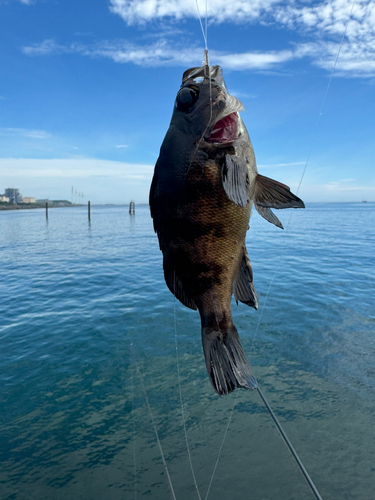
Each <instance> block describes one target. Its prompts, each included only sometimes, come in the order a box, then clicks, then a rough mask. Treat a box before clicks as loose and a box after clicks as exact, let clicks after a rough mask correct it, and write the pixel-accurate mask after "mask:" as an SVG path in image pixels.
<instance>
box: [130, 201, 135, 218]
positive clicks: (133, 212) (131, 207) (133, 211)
mask: <svg viewBox="0 0 375 500" xmlns="http://www.w3.org/2000/svg"><path fill="white" fill-rule="evenodd" d="M129 214H130V215H132V214H135V203H134V201H131V202H130V203H129Z"/></svg>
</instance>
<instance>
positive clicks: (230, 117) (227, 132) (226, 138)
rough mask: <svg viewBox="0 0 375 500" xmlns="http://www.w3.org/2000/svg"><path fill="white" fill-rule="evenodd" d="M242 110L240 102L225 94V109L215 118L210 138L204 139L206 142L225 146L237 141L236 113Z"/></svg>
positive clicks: (238, 118) (237, 120)
mask: <svg viewBox="0 0 375 500" xmlns="http://www.w3.org/2000/svg"><path fill="white" fill-rule="evenodd" d="M243 110H244V107H243V104H242V102H241V101H239V100H238V99H236V98H235V97H234V96H232V95H229V94H226V96H225V108H224V110H223V111H222V113H221V114H220V115H219V116H218V117H217V121H216V123H215V125H214V126H213V127H212V131H211V134H210V136H209V137H207V138H206V139H205V140H206V142H211V143H216V144H225V143H232V142H234V141H235V140H237V139H238V128H239V122H240V117H239V114H238V112H239V111H243Z"/></svg>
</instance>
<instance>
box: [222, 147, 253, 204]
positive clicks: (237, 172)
mask: <svg viewBox="0 0 375 500" xmlns="http://www.w3.org/2000/svg"><path fill="white" fill-rule="evenodd" d="M221 180H222V183H223V188H224V190H225V192H226V194H227V196H228V198H229V199H230V200H232V201H233V202H234V203H235V204H236V205H238V206H239V207H242V208H243V207H245V206H246V205H247V204H248V203H249V201H250V197H249V188H250V180H249V174H248V171H247V164H246V160H245V159H241V158H238V157H237V156H234V155H225V160H224V163H223V166H222V169H221Z"/></svg>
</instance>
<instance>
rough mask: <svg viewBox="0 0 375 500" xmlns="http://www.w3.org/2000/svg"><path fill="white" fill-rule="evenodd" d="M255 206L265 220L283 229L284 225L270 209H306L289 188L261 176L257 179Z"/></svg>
mask: <svg viewBox="0 0 375 500" xmlns="http://www.w3.org/2000/svg"><path fill="white" fill-rule="evenodd" d="M254 206H255V208H256V210H257V211H258V212H259V214H260V215H261V216H262V217H263V218H264V219H266V220H267V221H268V222H271V223H272V224H275V226H277V227H280V228H281V229H283V225H282V224H281V222H280V221H279V219H278V218H277V217H276V215H275V214H274V213H273V212H272V211H271V210H270V208H277V209H280V208H305V204H304V203H303V201H302V200H301V199H300V198H298V196H296V195H295V194H293V193H292V192H291V191H290V188H289V187H288V186H286V185H285V184H282V183H281V182H278V181H275V180H273V179H270V178H269V177H265V176H264V175H260V174H258V175H257V177H256V179H255V192H254Z"/></svg>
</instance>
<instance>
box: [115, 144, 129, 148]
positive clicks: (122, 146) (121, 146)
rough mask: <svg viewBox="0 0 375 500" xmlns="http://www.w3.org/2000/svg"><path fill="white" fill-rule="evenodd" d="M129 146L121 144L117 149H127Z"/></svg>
mask: <svg viewBox="0 0 375 500" xmlns="http://www.w3.org/2000/svg"><path fill="white" fill-rule="evenodd" d="M127 147H128V145H127V144H119V145H118V146H116V148H127Z"/></svg>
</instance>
